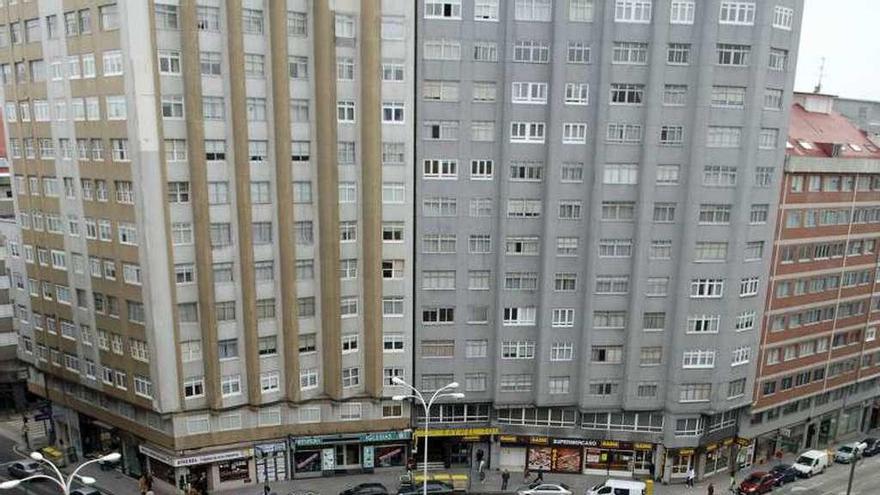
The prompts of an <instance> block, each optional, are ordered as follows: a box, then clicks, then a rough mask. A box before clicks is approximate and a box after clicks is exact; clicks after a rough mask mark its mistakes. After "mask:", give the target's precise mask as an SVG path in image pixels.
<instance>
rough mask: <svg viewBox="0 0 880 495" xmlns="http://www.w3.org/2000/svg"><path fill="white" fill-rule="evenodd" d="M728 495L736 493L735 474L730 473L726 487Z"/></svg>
mask: <svg viewBox="0 0 880 495" xmlns="http://www.w3.org/2000/svg"><path fill="white" fill-rule="evenodd" d="M727 489H728V490H729V491H730V493H736V472H734V471H731V472H730V485H729V486H728V487H727Z"/></svg>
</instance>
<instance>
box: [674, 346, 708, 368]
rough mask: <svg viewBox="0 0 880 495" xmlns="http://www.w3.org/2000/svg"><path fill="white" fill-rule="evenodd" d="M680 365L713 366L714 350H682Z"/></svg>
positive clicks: (690, 366)
mask: <svg viewBox="0 0 880 495" xmlns="http://www.w3.org/2000/svg"><path fill="white" fill-rule="evenodd" d="M681 367H682V368H685V369H696V368H714V367H715V351H707V350H692V351H684V354H683V355H682V362H681Z"/></svg>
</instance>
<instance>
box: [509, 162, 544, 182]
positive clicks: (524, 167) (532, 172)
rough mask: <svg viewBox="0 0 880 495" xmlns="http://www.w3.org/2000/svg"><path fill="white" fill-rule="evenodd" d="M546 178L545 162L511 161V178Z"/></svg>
mask: <svg viewBox="0 0 880 495" xmlns="http://www.w3.org/2000/svg"><path fill="white" fill-rule="evenodd" d="M543 179H544V163H543V162H519V161H515V162H511V164H510V180H511V181H518V182H541V181H542V180H543Z"/></svg>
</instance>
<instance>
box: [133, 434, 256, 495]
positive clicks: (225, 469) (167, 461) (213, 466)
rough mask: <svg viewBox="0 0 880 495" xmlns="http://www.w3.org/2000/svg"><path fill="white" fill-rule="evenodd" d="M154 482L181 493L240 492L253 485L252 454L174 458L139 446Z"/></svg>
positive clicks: (247, 451)
mask: <svg viewBox="0 0 880 495" xmlns="http://www.w3.org/2000/svg"><path fill="white" fill-rule="evenodd" d="M138 450H139V451H140V453H141V454H143V455H144V456H145V457H146V462H147V465H148V466H147V467H148V469H149V471H150V472H151V473H153V477H154V479H158V480H161V481H163V482H165V483H168V484H169V485H171V486H172V487H176V488H177V490H178V491H185V490H186V489H188V488H189V487H194V488H196V489H198V490H201V492H202V493H213V492H215V491H220V490H226V489H230V488H241V487H245V486H249V485H251V484H253V483H254V482H255V477H254V463H253V457H254V451H253V449H250V448H246V449H240V450H231V451H223V452H210V453H205V454H201V455H194V456H187V457H177V456H175V455H174V454H171V453H169V452H166V451H164V450H161V449H159V448H154V447H147V446H146V445H140V446H139V447H138Z"/></svg>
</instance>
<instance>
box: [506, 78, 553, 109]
mask: <svg viewBox="0 0 880 495" xmlns="http://www.w3.org/2000/svg"><path fill="white" fill-rule="evenodd" d="M511 101H512V102H513V103H533V104H534V103H537V104H544V103H547V83H537V82H515V83H513V90H512V94H511Z"/></svg>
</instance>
